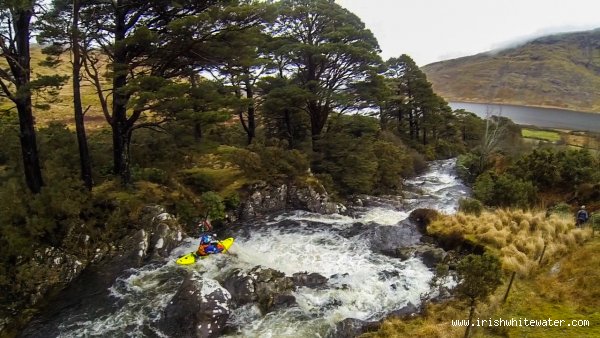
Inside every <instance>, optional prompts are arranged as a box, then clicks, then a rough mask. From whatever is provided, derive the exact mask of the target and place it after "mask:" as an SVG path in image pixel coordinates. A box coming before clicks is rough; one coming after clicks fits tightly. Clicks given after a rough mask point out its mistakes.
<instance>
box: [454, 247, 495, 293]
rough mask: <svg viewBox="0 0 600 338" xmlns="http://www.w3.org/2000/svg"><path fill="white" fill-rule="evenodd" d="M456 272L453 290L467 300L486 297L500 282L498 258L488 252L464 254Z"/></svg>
mask: <svg viewBox="0 0 600 338" xmlns="http://www.w3.org/2000/svg"><path fill="white" fill-rule="evenodd" d="M456 272H457V274H458V278H459V283H458V285H457V286H456V288H455V289H454V290H455V292H456V293H457V294H458V296H459V297H460V298H463V299H467V300H469V301H475V300H485V299H487V297H488V296H489V295H490V294H491V293H492V292H494V290H496V288H497V287H498V286H500V284H501V283H502V269H501V265H500V260H499V259H498V257H496V256H494V255H491V254H489V253H485V254H483V255H474V254H471V255H468V256H465V257H464V258H463V259H461V260H460V262H459V263H458V265H457V267H456Z"/></svg>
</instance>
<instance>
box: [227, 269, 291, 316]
mask: <svg viewBox="0 0 600 338" xmlns="http://www.w3.org/2000/svg"><path fill="white" fill-rule="evenodd" d="M223 285H224V287H225V288H226V289H227V290H228V291H229V292H230V293H231V295H232V299H233V300H234V302H235V304H236V306H242V305H245V304H248V303H256V304H257V305H258V308H259V309H260V311H261V312H262V313H263V314H266V313H268V312H271V311H273V310H275V309H277V308H279V307H282V306H290V305H293V304H295V302H296V300H295V298H294V296H293V295H292V291H293V290H294V287H295V284H294V280H293V278H291V277H286V276H285V274H284V273H282V272H280V271H277V270H273V269H269V268H262V267H260V266H257V267H255V268H253V269H252V270H250V271H249V272H248V273H243V272H240V271H239V270H235V271H234V272H233V273H232V274H231V275H230V276H228V277H226V278H225V281H224V282H223Z"/></svg>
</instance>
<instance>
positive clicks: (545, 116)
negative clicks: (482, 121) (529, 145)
mask: <svg viewBox="0 0 600 338" xmlns="http://www.w3.org/2000/svg"><path fill="white" fill-rule="evenodd" d="M449 105H450V107H452V109H464V110H466V111H470V112H473V113H475V114H477V115H478V116H479V117H486V115H500V116H504V117H508V118H510V119H511V120H513V122H515V123H516V124H522V125H530V126H536V127H541V128H556V129H569V130H581V131H592V132H597V133H600V113H585V112H577V111H572V110H565V109H557V108H538V107H526V106H513V105H508V104H485V103H467V102H450V103H449Z"/></svg>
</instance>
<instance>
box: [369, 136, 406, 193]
mask: <svg viewBox="0 0 600 338" xmlns="http://www.w3.org/2000/svg"><path fill="white" fill-rule="evenodd" d="M373 151H374V153H375V158H376V161H377V171H376V174H375V175H376V179H375V182H374V184H375V185H374V186H375V188H376V190H377V191H379V192H384V193H385V192H392V193H393V192H397V191H398V190H399V189H400V188H401V181H402V178H403V177H406V176H408V175H406V173H407V172H408V171H409V170H412V168H413V163H412V157H410V155H409V154H407V152H406V150H405V149H403V148H400V147H398V146H397V145H395V144H393V143H390V142H387V141H377V142H375V143H374V144H373Z"/></svg>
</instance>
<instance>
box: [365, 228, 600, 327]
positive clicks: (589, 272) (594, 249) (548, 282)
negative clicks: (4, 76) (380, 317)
mask: <svg viewBox="0 0 600 338" xmlns="http://www.w3.org/2000/svg"><path fill="white" fill-rule="evenodd" d="M552 220H554V223H555V225H556V222H557V220H556V219H554V218H553V219H552ZM547 223H548V224H549V223H551V222H544V220H543V219H542V223H541V225H543V226H544V227H548V228H552V231H555V228H554V227H552V226H551V225H548V224H547ZM508 229H509V228H508V227H507V228H505V229H504V230H505V231H508ZM542 233H543V231H542V230H541V229H540V230H538V231H536V232H535V233H534V234H535V235H537V236H541V234H542ZM567 235H569V236H573V237H574V238H575V240H577V238H578V236H582V238H588V237H587V236H588V234H587V232H586V231H582V230H579V229H575V230H573V229H570V228H569V229H567ZM567 241H569V240H567ZM538 243H539V242H538ZM537 245H539V244H536V246H537ZM569 250H570V251H569ZM502 251H504V254H505V257H506V258H505V259H504V260H503V267H504V268H505V269H508V270H510V271H517V270H518V269H521V268H523V267H524V266H526V264H527V262H530V261H531V260H530V259H529V257H528V255H527V254H525V253H524V252H521V251H520V250H519V249H518V247H517V246H516V245H513V244H512V243H511V244H509V245H506V246H505V247H504V248H503V249H502ZM599 252H600V237H596V238H594V239H593V240H591V241H587V242H586V243H584V244H583V245H582V246H578V245H576V246H575V247H571V248H569V247H567V243H563V242H559V240H557V241H555V242H551V243H549V244H548V246H547V247H546V253H545V254H544V257H554V258H553V259H552V261H551V262H549V263H550V264H546V265H544V267H543V268H542V269H541V270H537V273H534V274H530V275H529V276H528V277H525V276H524V275H523V276H521V277H518V278H517V280H516V282H515V283H514V284H513V287H512V289H511V293H510V295H509V297H508V300H507V302H506V303H503V302H502V298H503V295H504V292H505V291H506V287H507V285H506V284H507V283H505V285H504V286H501V287H499V288H498V289H497V290H496V292H495V293H494V294H493V295H491V296H490V299H489V301H488V302H486V303H480V304H478V306H477V311H476V313H475V318H480V319H490V318H491V319H500V318H502V319H511V318H515V319H517V320H518V319H519V318H526V319H535V320H544V319H548V318H550V319H552V320H565V321H569V322H570V321H571V320H588V321H589V322H590V326H589V327H573V326H571V327H568V326H563V327H487V328H484V327H475V328H473V329H474V332H473V335H472V337H473V338H480V337H530V338H559V337H589V338H591V337H600V311H599V309H600V283H598V281H600V269H598V267H599V266H600V254H598V253H599ZM524 263H525V265H524ZM511 265H512V266H511ZM530 271H532V270H528V271H526V272H530ZM517 272H518V271H517ZM468 312H469V309H468V308H467V307H466V305H465V304H464V303H461V302H457V301H455V300H451V301H448V302H445V303H438V304H428V305H427V307H426V310H425V311H424V313H423V315H422V316H418V317H416V318H413V319H400V318H390V319H387V320H386V321H385V322H384V323H383V325H382V326H381V328H380V330H379V331H377V332H372V333H367V334H364V335H362V336H361V337H377V338H379V337H381V338H383V337H392V338H395V337H423V338H425V337H426V338H461V337H463V336H464V333H465V328H464V327H453V326H452V325H451V321H452V320H465V319H467V317H468ZM565 325H566V324H565Z"/></svg>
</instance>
